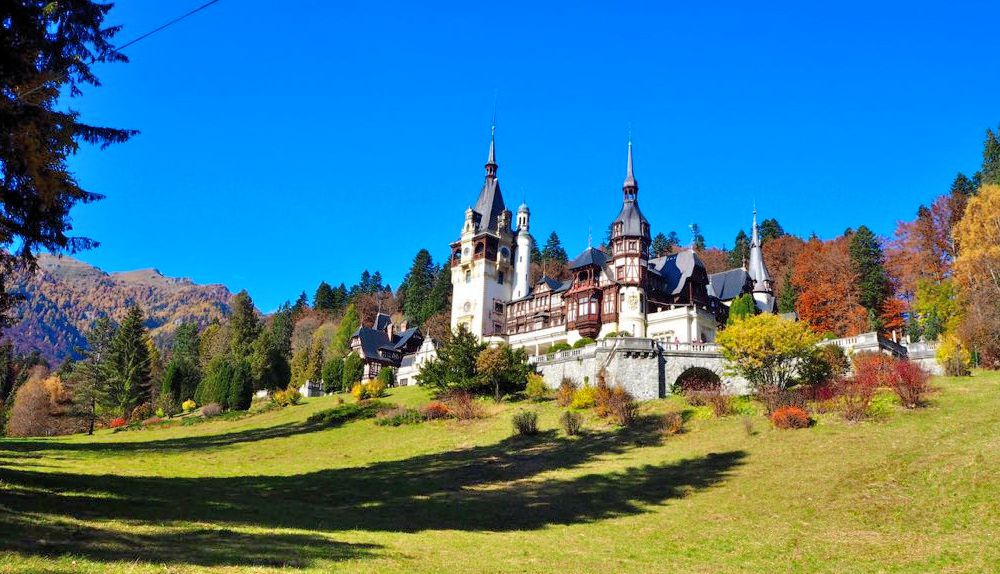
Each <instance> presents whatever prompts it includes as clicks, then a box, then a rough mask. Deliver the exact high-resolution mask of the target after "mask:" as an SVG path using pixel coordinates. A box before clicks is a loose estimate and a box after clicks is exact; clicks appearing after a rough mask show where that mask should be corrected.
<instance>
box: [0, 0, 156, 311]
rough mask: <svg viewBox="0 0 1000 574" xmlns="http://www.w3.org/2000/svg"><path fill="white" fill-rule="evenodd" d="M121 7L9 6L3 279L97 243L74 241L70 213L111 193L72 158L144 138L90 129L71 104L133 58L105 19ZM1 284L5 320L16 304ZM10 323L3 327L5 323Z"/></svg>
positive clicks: (2, 63)
mask: <svg viewBox="0 0 1000 574" xmlns="http://www.w3.org/2000/svg"><path fill="white" fill-rule="evenodd" d="M111 8H112V4H111V3H107V2H103V3H98V2H93V1H74V2H43V1H31V2H25V1H19V2H4V3H3V4H2V7H0V70H2V72H0V126H2V128H0V214H2V225H0V227H2V232H0V277H3V278H4V279H6V278H7V277H9V273H10V272H11V270H12V268H13V267H14V266H15V265H18V264H27V268H28V269H29V270H33V269H34V268H33V264H34V263H35V253H37V252H38V251H39V250H46V251H49V252H51V253H60V252H65V251H68V252H70V253H74V252H77V251H82V250H85V249H89V248H91V247H93V246H94V245H95V244H94V242H93V241H91V240H90V239H86V238H83V237H71V236H68V235H67V234H68V233H69V232H71V231H72V229H73V227H72V225H71V220H70V211H71V210H72V208H73V207H74V206H75V205H78V204H81V203H91V202H93V201H97V200H100V199H102V196H101V195H99V194H97V193H93V192H90V191H87V190H85V189H83V188H82V187H80V184H79V181H78V179H77V178H76V177H75V176H74V175H73V173H72V172H71V171H70V169H69V166H68V165H67V160H68V158H69V157H70V156H71V155H74V154H75V153H76V152H77V151H78V149H79V146H80V145H81V144H83V143H87V144H91V145H97V146H100V147H101V148H102V149H103V148H104V147H107V146H109V145H111V144H116V143H123V142H125V141H127V140H128V139H129V138H130V137H131V136H133V135H134V134H135V133H137V132H134V131H132V130H120V129H114V128H107V127H99V126H93V125H88V124H85V123H83V122H81V121H79V120H80V114H79V112H77V111H75V110H73V109H71V108H68V107H66V104H67V103H68V102H69V99H70V97H72V96H80V95H82V94H83V92H82V88H83V87H84V86H87V85H91V86H97V85H100V81H99V80H98V78H97V76H96V74H95V70H94V68H93V67H94V65H95V64H104V63H110V62H126V61H127V58H126V57H125V56H124V55H123V54H121V53H120V52H118V51H116V50H115V47H114V45H113V44H112V43H111V42H112V40H113V38H114V36H115V35H116V34H117V33H118V31H119V30H120V27H119V26H111V25H108V24H107V23H105V21H104V19H105V17H106V16H107V14H108V12H109V11H110V10H111ZM15 300H16V299H15V297H14V296H13V295H12V294H10V293H8V292H7V290H6V289H5V281H0V320H2V321H0V323H2V322H4V321H5V320H6V319H7V317H6V313H7V311H8V310H9V308H10V306H11V305H13V303H14V302H15ZM0 326H2V325H0Z"/></svg>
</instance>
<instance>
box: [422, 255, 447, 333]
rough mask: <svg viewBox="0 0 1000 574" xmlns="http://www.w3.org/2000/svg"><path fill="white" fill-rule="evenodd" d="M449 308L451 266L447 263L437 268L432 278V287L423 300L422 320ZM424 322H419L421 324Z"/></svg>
mask: <svg viewBox="0 0 1000 574" xmlns="http://www.w3.org/2000/svg"><path fill="white" fill-rule="evenodd" d="M450 308H451V267H449V266H447V265H443V266H441V268H440V269H438V272H437V276H436V277H435V278H434V287H432V288H431V292H430V294H429V295H428V296H427V301H425V302H424V313H423V315H424V322H426V321H427V319H428V318H429V317H433V316H434V315H437V314H438V313H441V312H443V311H447V310H448V309H450ZM423 324H424V323H421V325H423Z"/></svg>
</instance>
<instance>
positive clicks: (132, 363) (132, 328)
mask: <svg viewBox="0 0 1000 574" xmlns="http://www.w3.org/2000/svg"><path fill="white" fill-rule="evenodd" d="M143 321H144V318H143V313H142V309H140V308H139V307H130V308H129V310H128V312H127V313H126V314H125V319H124V320H122V323H121V325H120V326H119V327H118V329H117V330H116V331H115V335H114V337H112V339H111V344H110V349H109V357H108V359H109V363H108V364H109V366H110V373H111V376H110V377H109V378H108V379H106V380H105V381H104V384H105V385H106V387H105V389H104V392H103V393H102V397H103V398H102V402H103V405H102V406H104V407H105V408H106V409H107V410H108V411H110V412H112V413H113V414H115V415H117V416H128V415H129V413H131V412H132V409H133V408H135V407H136V406H138V405H139V404H141V403H143V402H146V401H148V400H149V399H150V382H151V377H150V357H149V346H148V344H147V340H148V336H147V334H146V327H145V325H143Z"/></svg>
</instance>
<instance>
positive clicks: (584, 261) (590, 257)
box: [568, 247, 608, 269]
mask: <svg viewBox="0 0 1000 574" xmlns="http://www.w3.org/2000/svg"><path fill="white" fill-rule="evenodd" d="M607 262H608V256H607V255H605V254H604V252H603V251H601V250H600V249H594V248H593V247H588V248H587V249H585V250H584V251H583V253H581V254H579V255H577V256H576V259H574V260H573V261H571V262H570V264H569V267H568V268H569V269H579V268H580V267H586V266H588V265H596V266H598V267H600V266H602V265H604V264H605V263H607Z"/></svg>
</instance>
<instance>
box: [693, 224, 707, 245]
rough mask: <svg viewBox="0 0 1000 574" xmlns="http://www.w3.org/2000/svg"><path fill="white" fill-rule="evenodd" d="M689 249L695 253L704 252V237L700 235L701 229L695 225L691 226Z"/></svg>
mask: <svg viewBox="0 0 1000 574" xmlns="http://www.w3.org/2000/svg"><path fill="white" fill-rule="evenodd" d="M691 247H693V248H694V250H695V251H704V250H705V236H704V235H702V234H701V228H700V227H698V224H697V223H692V224H691Z"/></svg>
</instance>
